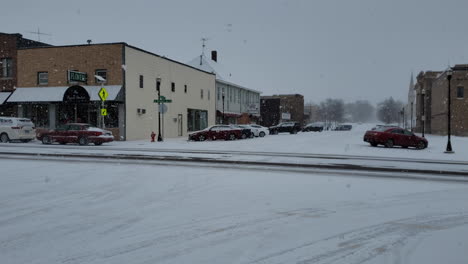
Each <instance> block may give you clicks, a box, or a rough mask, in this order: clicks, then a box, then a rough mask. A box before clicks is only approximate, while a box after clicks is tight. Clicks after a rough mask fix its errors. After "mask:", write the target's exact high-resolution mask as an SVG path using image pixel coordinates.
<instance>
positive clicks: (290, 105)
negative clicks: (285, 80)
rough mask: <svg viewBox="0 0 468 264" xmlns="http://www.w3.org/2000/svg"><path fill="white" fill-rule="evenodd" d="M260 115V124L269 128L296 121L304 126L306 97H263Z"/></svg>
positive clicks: (297, 95)
mask: <svg viewBox="0 0 468 264" xmlns="http://www.w3.org/2000/svg"><path fill="white" fill-rule="evenodd" d="M260 115H261V122H260V124H262V125H263V126H267V127H269V126H274V125H277V124H279V123H281V122H287V121H295V122H299V123H300V124H301V125H303V124H304V96H303V95H300V94H281V95H273V96H262V97H261V98H260Z"/></svg>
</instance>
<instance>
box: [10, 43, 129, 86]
mask: <svg viewBox="0 0 468 264" xmlns="http://www.w3.org/2000/svg"><path fill="white" fill-rule="evenodd" d="M122 49H123V44H121V43H116V44H96V45H79V46H65V47H64V46H62V47H42V48H28V49H19V50H18V68H20V69H21V71H19V72H18V76H17V79H18V85H17V86H18V87H35V86H38V84H37V73H38V72H48V73H49V83H48V85H47V86H69V84H68V82H67V71H68V70H77V71H80V72H86V73H87V74H88V82H87V83H86V84H83V85H98V84H99V83H97V82H95V78H94V74H95V70H97V69H106V70H107V85H121V84H123V77H122Z"/></svg>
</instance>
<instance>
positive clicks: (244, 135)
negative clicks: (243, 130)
mask: <svg viewBox="0 0 468 264" xmlns="http://www.w3.org/2000/svg"><path fill="white" fill-rule="evenodd" d="M241 138H242V139H246V138H247V135H246V134H242V136H241ZM229 139H231V136H229Z"/></svg>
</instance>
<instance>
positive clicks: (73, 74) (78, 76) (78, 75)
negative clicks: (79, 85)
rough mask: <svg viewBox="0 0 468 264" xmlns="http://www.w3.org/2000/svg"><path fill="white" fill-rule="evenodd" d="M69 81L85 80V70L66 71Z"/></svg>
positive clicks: (86, 79)
mask: <svg viewBox="0 0 468 264" xmlns="http://www.w3.org/2000/svg"><path fill="white" fill-rule="evenodd" d="M68 81H69V82H84V83H85V82H87V81H88V74H86V72H77V71H68Z"/></svg>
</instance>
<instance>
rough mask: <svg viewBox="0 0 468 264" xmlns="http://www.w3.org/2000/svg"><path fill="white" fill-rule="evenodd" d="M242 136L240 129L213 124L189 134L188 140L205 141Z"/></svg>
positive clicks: (232, 138)
mask: <svg viewBox="0 0 468 264" xmlns="http://www.w3.org/2000/svg"><path fill="white" fill-rule="evenodd" d="M239 138H242V130H241V129H237V128H233V127H231V126H226V125H215V126H211V127H207V128H205V129H203V130H200V131H196V132H192V133H190V134H189V140H198V141H205V140H207V139H212V140H216V139H225V140H234V139H239Z"/></svg>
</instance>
